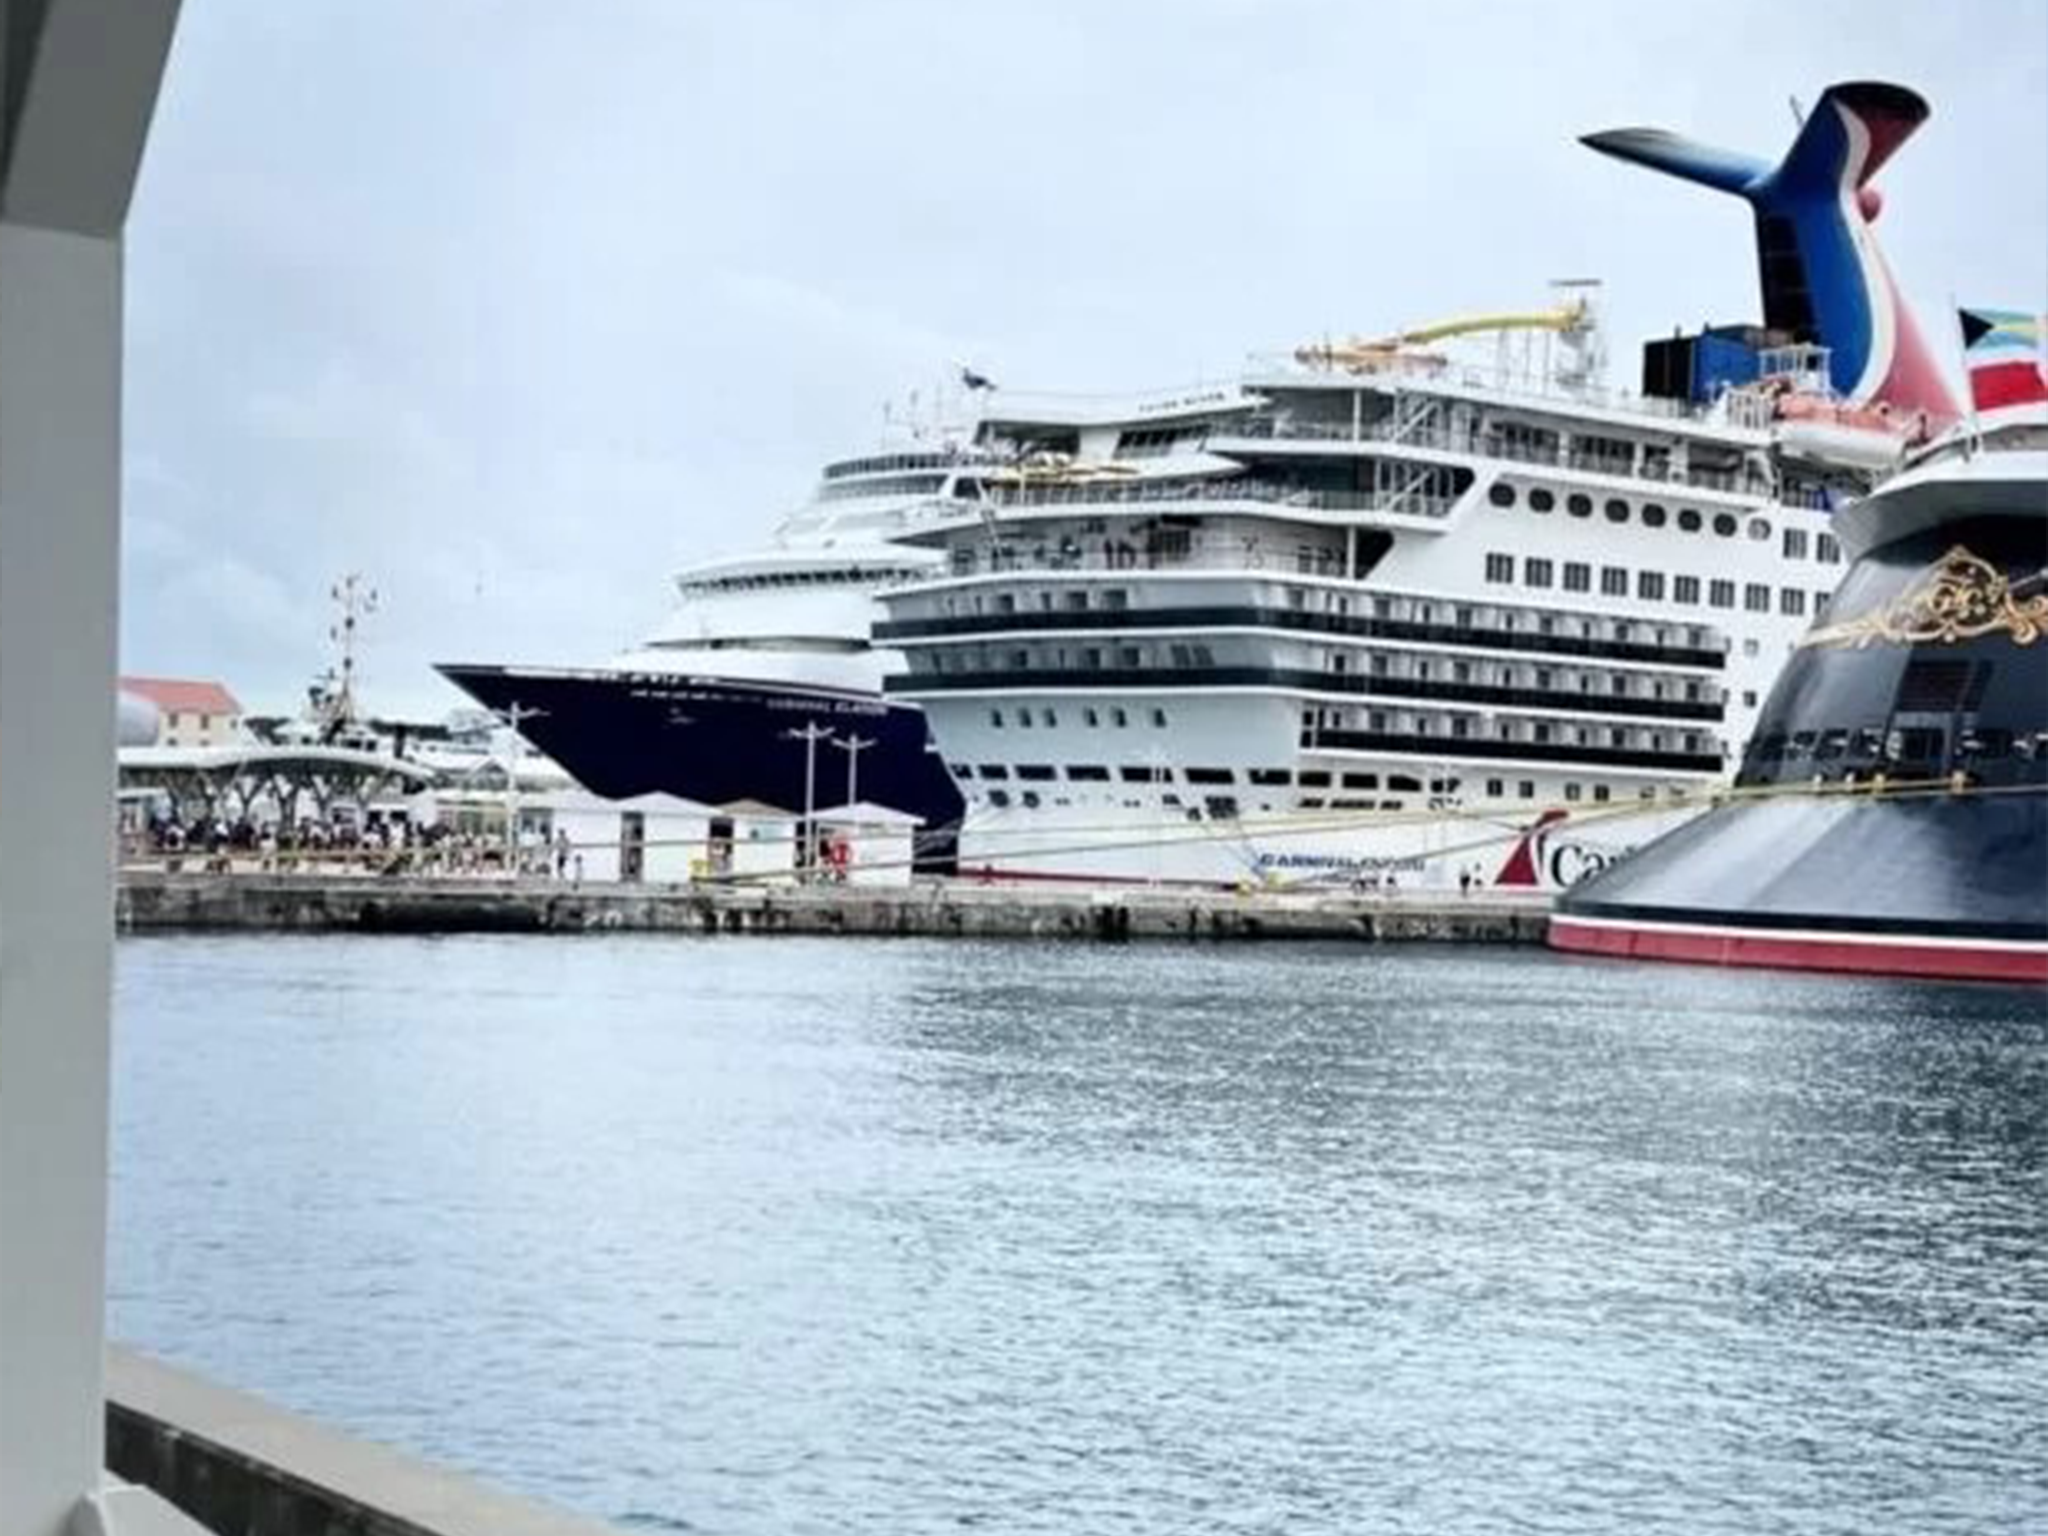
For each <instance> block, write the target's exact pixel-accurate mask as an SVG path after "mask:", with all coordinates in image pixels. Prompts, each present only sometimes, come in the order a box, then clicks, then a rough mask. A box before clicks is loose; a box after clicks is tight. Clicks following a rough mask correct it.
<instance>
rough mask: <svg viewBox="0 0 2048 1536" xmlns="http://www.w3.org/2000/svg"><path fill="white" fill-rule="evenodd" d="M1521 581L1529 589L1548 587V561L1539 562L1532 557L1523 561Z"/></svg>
mask: <svg viewBox="0 0 2048 1536" xmlns="http://www.w3.org/2000/svg"><path fill="white" fill-rule="evenodd" d="M1522 581H1523V583H1524V584H1525V585H1527V586H1531V587H1547V586H1549V585H1550V562H1549V561H1548V560H1539V559H1537V558H1536V557H1535V556H1533V555H1532V556H1530V557H1529V558H1528V559H1527V560H1524V561H1523V562H1522Z"/></svg>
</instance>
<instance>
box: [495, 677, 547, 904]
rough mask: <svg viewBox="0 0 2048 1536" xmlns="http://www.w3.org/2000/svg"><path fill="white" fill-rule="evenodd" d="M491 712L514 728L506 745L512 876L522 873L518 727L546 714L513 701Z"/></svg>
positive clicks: (507, 844)
mask: <svg viewBox="0 0 2048 1536" xmlns="http://www.w3.org/2000/svg"><path fill="white" fill-rule="evenodd" d="M491 713H492V714H493V715H495V716H496V717H497V718H498V719H500V720H502V721H503V722H504V723H505V724H506V725H507V726H509V727H510V728H511V731H512V735H511V737H510V738H509V739H508V740H507V741H506V743H505V760H504V765H503V766H504V769H505V874H506V876H507V877H508V878H509V877H512V876H515V875H516V874H517V873H518V870H519V739H520V736H519V728H520V727H521V726H522V725H524V724H525V723H526V722H527V721H529V720H537V719H539V718H540V717H541V716H542V715H544V714H546V713H547V711H546V710H544V709H530V708H528V707H527V706H526V705H524V704H521V703H520V702H519V701H518V700H517V699H514V700H513V701H512V702H511V703H510V704H507V705H506V706H505V707H504V708H503V709H496V710H492V711H491Z"/></svg>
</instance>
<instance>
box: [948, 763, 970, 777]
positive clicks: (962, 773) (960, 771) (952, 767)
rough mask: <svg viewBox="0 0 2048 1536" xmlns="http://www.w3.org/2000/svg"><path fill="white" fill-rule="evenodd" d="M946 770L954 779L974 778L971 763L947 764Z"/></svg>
mask: <svg viewBox="0 0 2048 1536" xmlns="http://www.w3.org/2000/svg"><path fill="white" fill-rule="evenodd" d="M946 768H947V771H948V772H950V773H951V774H952V775H953V777H954V778H956V779H971V778H973V777H974V765H973V764H972V763H948V764H946Z"/></svg>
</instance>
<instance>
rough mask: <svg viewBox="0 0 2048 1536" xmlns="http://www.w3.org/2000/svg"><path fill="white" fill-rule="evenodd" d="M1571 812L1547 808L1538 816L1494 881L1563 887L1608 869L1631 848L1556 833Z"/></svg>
mask: <svg viewBox="0 0 2048 1536" xmlns="http://www.w3.org/2000/svg"><path fill="white" fill-rule="evenodd" d="M1569 814H1570V813H1569V812H1567V811H1561V810H1549V811H1545V812H1544V813H1543V814H1542V815H1541V816H1539V817H1537V818H1536V820H1535V822H1534V823H1533V824H1532V825H1531V826H1530V828H1529V830H1528V831H1526V832H1524V833H1523V834H1522V837H1521V841H1519V842H1517V843H1516V844H1515V847H1514V851H1513V852H1512V853H1510V854H1509V855H1508V857H1507V862H1506V863H1504V864H1502V865H1501V867H1500V873H1499V874H1497V875H1495V876H1494V877H1493V883H1494V884H1495V885H1497V886H1504V887H1507V888H1509V889H1512V890H1525V891H1527V890H1540V889H1542V888H1543V887H1545V886H1556V887H1558V888H1559V889H1562V888H1564V887H1566V886H1570V885H1576V884H1577V883H1578V882H1579V881H1581V880H1583V879H1585V878H1586V876H1588V875H1591V874H1596V873H1598V872H1599V871H1600V870H1603V869H1605V868H1606V867H1607V866H1608V865H1610V864H1612V863H1613V862H1614V861H1615V860H1616V859H1618V858H1620V857H1621V856H1622V854H1624V853H1626V852H1627V851H1628V850H1627V849H1625V848H1601V847H1596V846H1595V845H1593V844H1591V843H1585V842H1581V841H1579V840H1578V839H1577V838H1566V837H1560V836H1557V835H1556V833H1557V830H1558V828H1559V827H1560V826H1561V825H1562V824H1563V822H1564V821H1565V819H1566V817H1567V816H1568V815H1569Z"/></svg>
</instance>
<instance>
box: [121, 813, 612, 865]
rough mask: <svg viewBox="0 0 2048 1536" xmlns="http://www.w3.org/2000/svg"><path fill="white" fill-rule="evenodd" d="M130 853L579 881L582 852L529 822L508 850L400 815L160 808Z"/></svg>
mask: <svg viewBox="0 0 2048 1536" xmlns="http://www.w3.org/2000/svg"><path fill="white" fill-rule="evenodd" d="M134 851H136V852H140V853H146V854H149V855H154V856H155V857H157V858H160V859H162V860H164V861H165V862H166V864H169V865H171V866H173V867H176V866H178V865H181V864H183V863H184V862H185V861H187V860H194V861H197V863H198V865H199V867H200V868H203V869H206V870H209V871H217V872H223V873H224V872H227V871H229V870H233V869H236V868H242V869H247V868H250V867H252V866H253V867H254V868H255V869H257V870H259V871H265V872H267V871H271V870H280V871H282V870H294V869H309V868H320V869H330V870H350V869H358V870H366V871H369V872H371V873H376V874H394V875H395V874H451V875H458V874H492V875H503V874H505V873H507V872H508V871H510V872H511V873H514V874H517V875H521V876H527V877H533V878H548V877H552V878H554V879H558V880H565V879H581V878H582V873H583V856H582V854H581V853H579V852H577V851H576V849H575V848H574V847H572V846H571V845H570V842H569V839H568V836H567V835H566V834H563V833H558V834H557V835H556V836H555V837H554V838H552V839H550V838H548V837H547V836H545V835H544V834H543V833H542V832H541V831H540V830H539V829H538V828H535V827H530V826H529V827H526V828H523V829H522V830H521V832H520V835H519V837H518V839H517V840H516V841H515V842H514V844H513V845H512V846H511V847H509V848H508V847H507V846H506V840H505V837H504V834H503V833H502V832H485V831H478V830H474V829H463V828H459V827H454V826H450V825H447V824H445V823H438V822H437V823H430V824H427V825H424V826H416V825H414V824H413V823H411V822H409V821H405V820H402V819H389V820H387V819H377V820H373V821H369V822H361V823H359V822H357V821H356V820H354V819H353V818H349V817H313V818H308V819H304V820H300V821H297V822H290V823H262V824H258V823H257V822H255V821H252V820H251V819H250V818H248V817H246V816H242V817H237V818H235V819H234V820H229V819H228V818H226V817H224V816H216V817H211V818H208V817H198V818H194V819H193V820H191V821H189V822H185V821H180V820H178V819H177V818H176V817H173V816H170V815H167V814H161V813H160V814H158V815H155V816H152V817H151V818H150V820H149V822H148V824H147V827H146V829H145V831H144V834H143V846H142V848H140V849H137V850H134Z"/></svg>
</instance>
